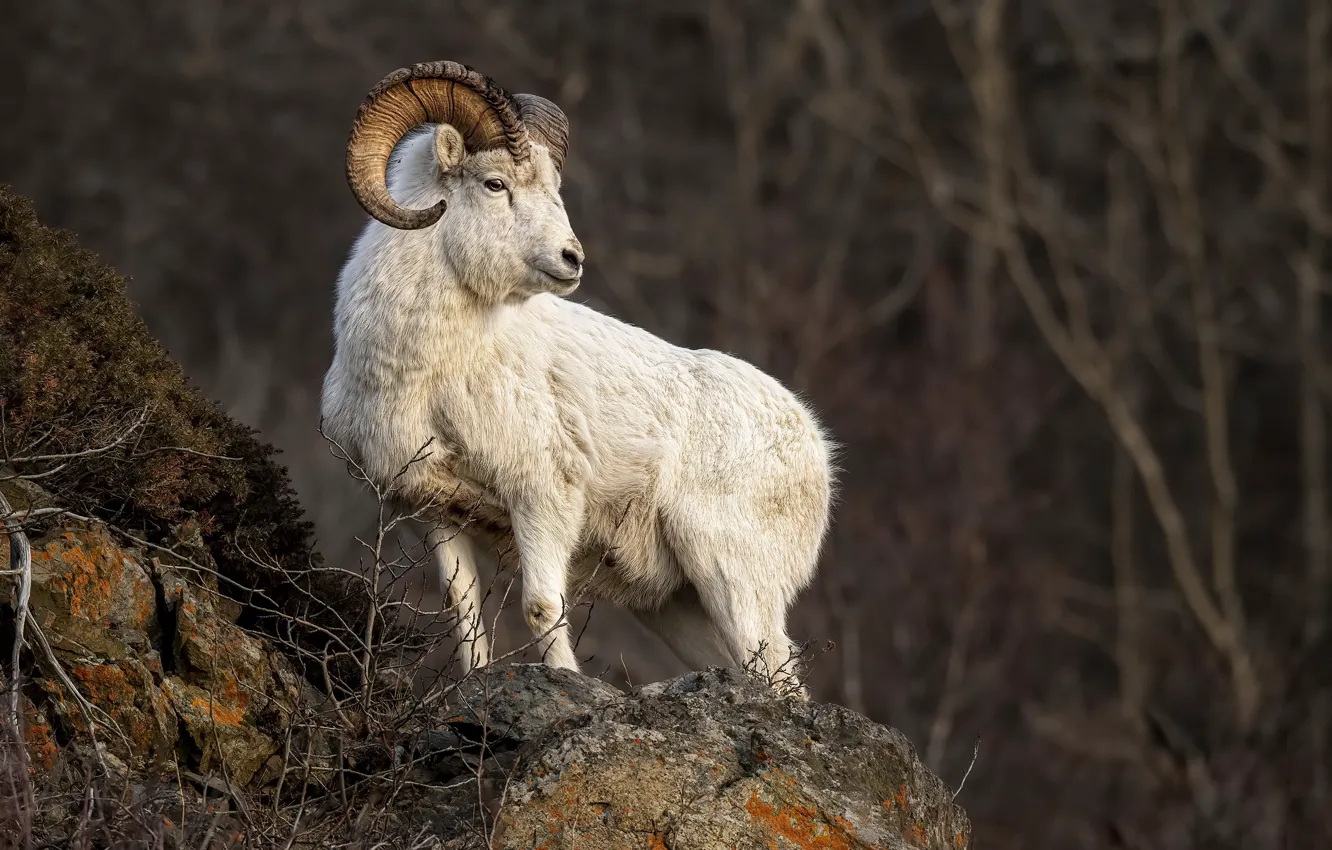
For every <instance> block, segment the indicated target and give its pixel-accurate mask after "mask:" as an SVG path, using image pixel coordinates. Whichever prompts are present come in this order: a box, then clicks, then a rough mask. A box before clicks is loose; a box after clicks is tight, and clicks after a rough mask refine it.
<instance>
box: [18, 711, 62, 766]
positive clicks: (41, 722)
mask: <svg viewBox="0 0 1332 850" xmlns="http://www.w3.org/2000/svg"><path fill="white" fill-rule="evenodd" d="M25 702H26V701H25ZM23 713H24V717H25V719H26V721H27V723H26V726H27V728H26V729H24V732H23V738H24V742H25V743H26V744H27V747H28V760H29V761H30V762H31V764H30V767H29V769H30V770H32V771H33V772H36V771H39V770H40V771H49V770H50V769H51V768H52V767H53V766H54V765H55V757H56V742H55V732H54V730H53V729H52V728H51V724H50V723H47V722H46V717H45V716H44V715H43V714H41V713H39V712H38V711H37V708H36V706H33V705H31V704H26V705H24V710H23Z"/></svg>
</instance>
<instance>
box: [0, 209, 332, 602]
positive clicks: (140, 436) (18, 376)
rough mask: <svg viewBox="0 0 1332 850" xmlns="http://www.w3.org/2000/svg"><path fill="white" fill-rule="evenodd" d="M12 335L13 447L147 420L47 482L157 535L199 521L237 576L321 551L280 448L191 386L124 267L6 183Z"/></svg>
mask: <svg viewBox="0 0 1332 850" xmlns="http://www.w3.org/2000/svg"><path fill="white" fill-rule="evenodd" d="M0 340H2V341H3V342H2V343H0V416H2V417H3V425H4V437H5V446H4V447H3V448H0V452H4V453H6V454H10V455H13V454H22V453H23V452H24V451H25V450H27V449H28V447H29V446H34V445H40V453H41V454H43V455H52V454H74V453H78V452H85V451H88V450H90V449H96V448H100V447H105V446H107V445H108V444H112V443H114V442H115V440H116V439H117V438H118V437H120V436H121V435H123V434H125V433H126V431H127V429H133V430H134V433H133V436H132V438H131V439H127V440H125V441H124V442H123V443H120V444H118V445H115V446H114V447H113V448H111V449H109V450H106V451H100V452H97V453H95V454H91V455H87V456H84V457H79V458H73V459H71V460H70V461H69V462H68V463H67V464H66V465H65V466H64V468H62V469H61V470H60V471H59V472H58V473H57V474H55V475H52V476H50V477H49V478H45V479H43V483H44V484H45V485H46V487H47V488H48V489H50V490H52V491H53V492H55V493H57V494H58V495H59V497H60V499H61V502H62V504H63V505H64V506H66V507H69V508H70V509H72V510H76V511H78V512H80V513H84V514H89V515H93V516H97V517H100V518H103V519H107V520H111V521H114V522H115V523H116V524H117V525H119V526H121V527H137V528H144V529H152V530H156V531H162V530H165V529H166V528H167V527H169V526H170V525H171V524H174V523H177V522H180V521H182V520H184V519H185V518H187V517H191V516H193V517H196V518H198V520H199V521H200V523H201V524H202V525H203V527H204V528H205V537H206V539H207V542H208V545H209V548H210V549H211V550H212V552H213V553H214V556H215V557H216V558H217V560H218V564H219V566H220V567H221V569H222V570H223V572H224V573H225V574H229V575H233V576H235V577H237V578H238V579H243V577H245V576H247V575H249V574H250V573H251V572H252V568H251V566H250V564H249V562H248V561H247V559H246V558H245V557H244V555H243V554H242V553H243V552H247V551H254V552H260V553H263V555H264V557H265V558H266V559H270V560H271V561H272V562H274V563H275V564H277V565H281V566H284V567H291V568H300V567H303V566H306V565H308V564H309V562H310V560H311V559H312V558H313V557H315V556H314V553H313V551H312V548H311V530H312V525H311V523H309V522H307V521H306V520H305V519H304V517H303V515H302V511H301V508H300V506H299V504H298V503H297V501H296V498H295V495H294V493H293V491H292V488H291V485H290V482H289V480H288V478H287V473H286V470H285V469H284V468H283V467H282V466H280V465H279V464H277V463H276V462H275V461H274V455H275V454H276V449H274V448H273V447H272V446H270V445H267V444H265V443H263V442H261V441H259V440H258V439H256V438H255V432H254V431H253V430H252V429H250V428H248V427H246V426H244V425H241V424H240V423H238V422H236V421H234V420H232V419H231V418H230V417H228V416H227V415H226V414H225V413H224V412H223V411H221V410H220V409H219V408H218V407H217V405H216V404H215V403H214V402H212V401H211V400H209V399H208V398H206V397H205V396H203V395H202V394H200V393H199V392H198V391H197V390H196V389H195V388H194V387H193V386H191V385H190V384H189V382H188V381H187V380H186V378H185V376H184V374H183V373H182V371H181V369H180V367H179V366H178V365H177V364H176V363H175V362H174V361H173V360H172V359H171V357H170V356H169V355H168V354H167V352H166V351H165V350H164V349H163V348H162V346H161V345H159V344H158V343H157V341H156V340H155V339H154V338H153V337H152V335H151V334H150V333H149V331H148V328H147V326H146V325H145V324H144V322H143V320H142V319H140V318H139V316H138V315H136V313H135V311H134V307H133V304H132V303H131V302H130V300H129V299H128V297H127V295H126V290H125V278H124V277H122V276H121V275H119V274H117V273H116V272H115V270H114V269H112V268H111V267H109V266H108V265H106V264H105V263H103V262H102V261H101V260H99V259H98V258H97V256H96V255H94V254H92V253H91V252H89V251H86V250H83V249H82V248H80V247H79V245H78V243H77V240H76V239H75V237H74V235H73V234H71V233H69V232H67V231H64V230H59V229H56V228H51V227H47V226H45V225H43V224H41V222H39V221H38V219H37V216H36V214H35V213H34V211H33V207H32V204H31V203H30V202H29V201H28V200H27V199H25V198H23V197H21V196H19V195H17V194H15V193H14V192H13V191H12V189H11V188H10V187H8V186H6V185H3V184H0ZM140 419H142V426H141V428H134V427H133V426H134V425H135V424H136V423H138V422H139V420H140ZM311 427H312V430H313V425H312V426H311Z"/></svg>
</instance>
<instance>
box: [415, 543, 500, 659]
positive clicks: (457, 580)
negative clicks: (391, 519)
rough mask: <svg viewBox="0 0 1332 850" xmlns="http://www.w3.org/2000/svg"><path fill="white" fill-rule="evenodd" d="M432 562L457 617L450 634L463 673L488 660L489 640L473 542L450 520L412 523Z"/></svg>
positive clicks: (445, 595) (448, 604)
mask: <svg viewBox="0 0 1332 850" xmlns="http://www.w3.org/2000/svg"><path fill="white" fill-rule="evenodd" d="M413 526H414V527H415V528H414V530H415V531H416V532H417V535H418V536H420V537H422V538H423V539H424V540H425V543H426V548H427V549H428V550H429V552H430V557H431V559H432V561H433V563H434V565H435V570H436V575H437V576H438V579H439V584H440V592H441V593H442V594H443V596H444V598H445V601H446V604H447V606H448V608H449V609H450V610H452V611H453V614H454V616H455V617H456V619H455V621H454V625H453V629H452V631H453V636H454V638H456V639H457V641H458V651H459V655H460V663H461V664H462V670H463V673H464V674H466V673H469V672H471V671H472V670H473V669H475V668H477V667H482V666H484V665H486V664H489V663H490V647H489V641H487V639H486V631H485V625H484V623H483V622H482V616H481V615H482V608H481V586H480V575H479V574H478V572H477V552H476V543H475V542H474V541H473V540H472V538H471V537H469V536H468V535H467V534H466V533H465V532H464V531H463V530H462V529H461V528H459V527H458V526H457V525H455V524H453V523H426V522H413Z"/></svg>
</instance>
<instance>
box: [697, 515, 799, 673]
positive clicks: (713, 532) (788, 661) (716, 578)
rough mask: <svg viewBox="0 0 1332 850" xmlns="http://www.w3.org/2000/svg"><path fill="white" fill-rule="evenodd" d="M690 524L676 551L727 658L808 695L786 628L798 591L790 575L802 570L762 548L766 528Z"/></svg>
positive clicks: (794, 647) (707, 523) (797, 655)
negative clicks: (749, 530) (761, 530)
mask: <svg viewBox="0 0 1332 850" xmlns="http://www.w3.org/2000/svg"><path fill="white" fill-rule="evenodd" d="M716 515H722V512H720V511H719V512H718V513H717V514H716ZM693 529H694V531H695V533H694V534H680V535H673V536H674V537H675V540H676V541H677V542H676V545H675V547H674V548H675V552H676V557H677V558H678V559H679V561H680V565H681V567H682V569H683V570H684V573H685V576H686V577H687V578H688V579H689V581H690V582H691V583H692V584H693V585H694V587H695V588H696V589H697V591H698V598H699V603H700V605H701V606H702V609H703V611H705V612H706V613H707V617H708V619H709V620H710V621H711V623H712V624H713V627H714V628H715V630H716V633H717V634H718V635H719V637H720V639H721V641H722V642H723V644H724V646H725V647H726V650H727V652H728V654H729V656H730V659H731V662H730V663H731V664H733V665H734V666H736V667H740V668H744V669H748V670H752V671H753V672H754V673H755V674H757V675H758V676H761V677H763V678H765V679H767V680H768V681H769V682H770V683H771V684H772V685H773V687H774V688H776V689H777V690H779V691H782V692H784V693H794V694H796V695H799V696H801V697H807V694H806V692H805V689H804V687H803V685H801V683H800V678H799V669H798V666H799V650H798V647H796V645H795V644H793V643H792V642H791V639H790V638H789V637H788V636H787V634H786V611H787V608H788V607H789V605H790V600H791V599H792V598H793V597H794V596H795V593H796V592H798V588H797V587H796V586H795V585H796V582H794V581H792V578H791V577H792V576H793V575H797V574H799V573H801V572H803V570H801V569H799V568H798V565H795V564H783V563H781V562H780V558H781V555H780V554H777V553H773V552H771V551H765V550H764V548H763V544H764V542H765V540H766V538H767V536H766V535H764V534H761V533H757V532H754V533H744V532H742V531H739V530H737V529H734V528H718V527H717V525H716V523H715V522H700V523H698V524H697V525H695V526H693ZM699 532H702V533H699ZM774 560H777V561H778V562H777V563H774Z"/></svg>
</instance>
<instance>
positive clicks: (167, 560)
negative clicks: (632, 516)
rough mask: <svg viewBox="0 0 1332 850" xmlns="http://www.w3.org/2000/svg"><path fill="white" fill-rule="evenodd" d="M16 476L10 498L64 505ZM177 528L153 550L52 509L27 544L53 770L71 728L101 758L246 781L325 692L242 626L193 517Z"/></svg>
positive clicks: (37, 681)
mask: <svg viewBox="0 0 1332 850" xmlns="http://www.w3.org/2000/svg"><path fill="white" fill-rule="evenodd" d="M15 483H16V482H15V481H10V482H6V484H7V485H9V486H7V487H6V498H10V497H13V500H11V504H13V502H14V501H15V500H17V499H19V498H22V499H23V501H22V502H20V504H23V505H24V509H25V510H28V509H33V508H37V509H42V508H51V507H55V506H56V505H55V502H54V497H53V496H52V495H51V494H49V493H47V492H45V491H44V490H42V489H41V488H40V487H37V486H35V485H32V486H24V487H22V488H19V487H15V486H13V485H14V484H15ZM174 531H175V535H174V539H173V540H171V541H169V542H172V543H174V544H176V545H174V546H171V547H166V548H164V549H162V550H155V551H157V554H154V555H152V556H151V557H149V556H145V554H144V552H143V551H142V550H141V549H139V548H137V547H134V546H125V545H122V544H121V543H120V542H119V541H118V540H117V539H116V537H115V536H114V535H113V534H112V532H111V531H110V529H108V528H107V527H106V526H105V525H103V524H102V523H100V522H96V521H92V522H87V521H81V520H70V519H65V518H57V519H55V520H53V521H52V523H51V527H50V528H48V529H47V530H46V531H45V532H44V533H42V534H41V535H39V536H37V537H36V538H35V539H34V540H32V541H31V543H32V595H31V600H30V610H31V612H32V615H33V619H34V620H35V621H36V623H37V631H39V632H40V634H41V636H42V637H43V638H44V639H45V645H47V646H49V647H50V649H51V657H48V656H47V655H46V654H45V652H44V651H38V652H34V653H33V660H34V662H35V665H36V670H35V671H34V673H33V674H32V675H30V676H29V683H30V684H29V688H28V691H29V694H28V696H29V700H28V703H27V704H26V706H25V708H26V711H25V720H26V721H27V723H26V727H27V729H28V730H30V731H29V735H30V737H29V756H30V764H31V766H32V767H33V769H34V770H36V771H38V772H42V771H48V770H50V769H51V768H52V766H53V764H54V762H55V752H54V750H55V749H56V748H55V744H54V741H55V740H56V739H57V738H65V739H69V740H70V741H72V743H73V744H74V747H75V749H77V750H79V751H81V752H84V753H92V752H93V749H94V747H93V744H94V742H95V743H96V745H97V747H96V749H97V750H98V751H99V752H100V753H101V755H100V756H99V759H100V761H101V762H102V763H114V764H118V765H122V766H123V768H124V770H125V771H128V772H129V773H133V774H140V775H149V774H154V773H156V774H163V773H173V772H174V771H175V770H176V769H177V767H178V766H179V767H182V768H185V769H187V770H190V771H192V772H195V773H198V774H209V773H214V774H218V775H224V776H225V777H226V779H227V780H228V781H229V782H230V783H232V785H233V786H235V787H237V788H243V787H245V786H247V785H248V784H249V783H251V782H252V781H255V778H256V775H257V774H260V773H261V769H262V768H264V767H265V766H266V765H267V763H268V762H269V760H270V759H271V758H272V757H273V755H274V754H275V753H276V752H277V750H278V749H279V746H280V745H279V743H278V742H279V741H280V740H282V732H283V730H284V729H285V726H286V721H287V720H288V718H290V716H291V712H292V711H293V710H294V709H295V708H296V706H297V705H299V704H300V703H301V701H302V700H304V701H305V702H306V704H310V703H313V702H317V701H318V695H317V694H315V693H314V691H313V688H311V686H310V685H309V683H308V682H306V681H305V680H304V679H303V678H302V677H301V676H300V674H299V673H298V672H297V671H296V670H295V668H294V666H293V665H292V664H291V662H290V661H289V660H288V659H286V658H285V657H283V656H281V655H279V654H277V653H275V652H274V651H273V649H272V647H271V646H270V645H269V644H268V642H267V641H266V640H265V639H264V638H262V637H260V636H257V635H255V634H252V633H250V632H247V631H245V630H244V629H242V628H240V627H239V626H237V625H236V622H235V621H236V619H237V616H238V614H239V613H240V606H239V605H238V604H237V603H235V602H234V601H233V600H230V599H228V598H226V597H224V596H222V595H221V594H219V593H218V590H217V579H216V575H217V566H216V564H215V563H214V562H213V560H212V557H211V555H210V554H209V550H208V547H207V546H206V544H204V542H203V537H202V535H201V533H200V532H199V529H198V528H197V526H196V525H195V524H193V523H191V522H186V523H183V524H181V525H179V526H177V527H176V528H175V529H174ZM168 549H169V550H170V551H169V552H168V551H167V550H168ZM145 565H146V566H145ZM70 685H72V686H73V687H74V689H75V690H76V691H77V695H76V694H73V693H71V692H70ZM87 706H91V708H92V710H91V712H88V711H87V708H86V707H87ZM90 713H91V717H90V716H89V714H90ZM90 721H91V724H92V725H91V727H90ZM57 729H58V730H60V732H59V734H57ZM274 776H275V773H274V771H273V770H268V771H264V772H263V773H262V775H260V776H259V781H261V782H266V781H271V780H272V779H273V778H274Z"/></svg>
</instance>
